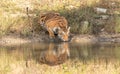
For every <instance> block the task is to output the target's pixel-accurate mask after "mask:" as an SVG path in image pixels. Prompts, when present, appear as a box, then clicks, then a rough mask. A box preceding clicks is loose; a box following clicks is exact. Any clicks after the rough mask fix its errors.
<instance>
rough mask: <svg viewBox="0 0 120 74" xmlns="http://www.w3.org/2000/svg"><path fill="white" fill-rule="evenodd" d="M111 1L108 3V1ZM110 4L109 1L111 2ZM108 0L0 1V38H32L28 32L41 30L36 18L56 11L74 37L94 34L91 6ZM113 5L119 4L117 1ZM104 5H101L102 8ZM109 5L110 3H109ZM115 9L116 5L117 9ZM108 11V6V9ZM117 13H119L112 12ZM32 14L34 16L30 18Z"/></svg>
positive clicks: (109, 25) (117, 20)
mask: <svg viewBox="0 0 120 74" xmlns="http://www.w3.org/2000/svg"><path fill="white" fill-rule="evenodd" d="M110 1H111V0H110ZM110 1H109V2H110ZM106 2H108V1H107V0H105V1H104V0H33V1H26V0H1V2H0V21H1V22H0V35H5V34H8V33H11V32H12V33H13V32H14V33H17V34H22V35H25V36H29V35H31V33H32V32H31V30H34V31H35V32H37V33H38V32H39V31H41V30H42V28H41V27H40V26H39V24H38V23H37V21H38V16H39V14H41V13H44V12H47V11H55V12H59V13H60V14H61V15H62V16H64V17H65V18H66V19H67V20H68V23H69V25H70V26H71V32H72V33H77V34H92V33H93V30H94V31H97V28H96V27H94V26H93V24H94V22H95V21H94V16H96V15H98V16H99V14H97V13H95V12H94V7H96V6H98V7H99V5H100V6H102V7H103V8H104V7H109V6H110V5H108V6H104V3H106ZM115 3H120V1H119V0H117V1H115ZM102 4H103V5H102ZM108 4H109V3H108ZM27 7H28V8H29V14H30V15H32V16H31V17H29V19H28V16H27V11H26V8H27ZM116 7H117V6H116ZM109 8H110V7H109ZM115 12H117V14H119V11H115ZM33 15H35V16H33ZM83 21H88V22H89V24H88V25H83V24H82V23H81V22H83ZM114 24H116V26H115V29H114V30H115V32H120V29H119V28H120V26H119V18H116V19H115V22H114ZM114 24H113V23H112V24H108V25H107V26H106V25H105V29H106V30H108V32H109V31H111V30H112V27H113V25H114Z"/></svg>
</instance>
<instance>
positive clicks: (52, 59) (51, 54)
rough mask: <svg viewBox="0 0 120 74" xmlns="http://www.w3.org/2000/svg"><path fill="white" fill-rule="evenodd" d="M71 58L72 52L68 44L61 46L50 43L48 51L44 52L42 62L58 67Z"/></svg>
mask: <svg viewBox="0 0 120 74" xmlns="http://www.w3.org/2000/svg"><path fill="white" fill-rule="evenodd" d="M56 48H57V49H56ZM56 50H57V51H56ZM69 56H70V52H69V47H68V44H67V43H63V44H60V45H59V46H56V45H55V44H53V43H50V45H49V48H48V50H46V51H44V52H43V55H42V56H41V60H40V61H41V62H42V63H46V64H49V65H57V64H61V63H63V62H65V61H66V60H67V59H68V57H69Z"/></svg>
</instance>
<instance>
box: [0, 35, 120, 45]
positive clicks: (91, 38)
mask: <svg viewBox="0 0 120 74" xmlns="http://www.w3.org/2000/svg"><path fill="white" fill-rule="evenodd" d="M34 42H35V43H37V42H50V40H49V38H47V37H46V35H41V36H40V35H38V36H34V37H32V38H29V37H19V36H15V35H8V36H2V37H1V38H0V45H18V44H24V43H34ZM70 42H74V43H97V42H115V43H120V34H113V35H99V36H95V35H74V36H73V37H72V38H71V41H70Z"/></svg>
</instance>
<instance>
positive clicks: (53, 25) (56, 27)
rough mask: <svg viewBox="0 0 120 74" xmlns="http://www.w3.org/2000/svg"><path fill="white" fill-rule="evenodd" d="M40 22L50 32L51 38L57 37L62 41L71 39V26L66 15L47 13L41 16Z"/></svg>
mask: <svg viewBox="0 0 120 74" xmlns="http://www.w3.org/2000/svg"><path fill="white" fill-rule="evenodd" d="M39 24H40V25H41V26H42V27H43V28H45V30H47V31H48V33H49V38H50V39H51V40H54V39H55V38H56V35H57V37H58V38H59V39H60V40H61V41H68V40H69V33H70V27H68V22H67V20H66V18H65V17H63V16H60V14H59V13H46V14H43V15H41V16H40V19H39Z"/></svg>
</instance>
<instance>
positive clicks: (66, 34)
mask: <svg viewBox="0 0 120 74" xmlns="http://www.w3.org/2000/svg"><path fill="white" fill-rule="evenodd" d="M69 33H70V27H68V28H67V29H66V30H65V31H64V30H63V29H60V28H59V29H58V38H59V39H60V40H62V41H69V35H70V34H69Z"/></svg>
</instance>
